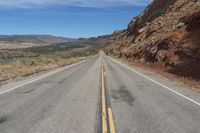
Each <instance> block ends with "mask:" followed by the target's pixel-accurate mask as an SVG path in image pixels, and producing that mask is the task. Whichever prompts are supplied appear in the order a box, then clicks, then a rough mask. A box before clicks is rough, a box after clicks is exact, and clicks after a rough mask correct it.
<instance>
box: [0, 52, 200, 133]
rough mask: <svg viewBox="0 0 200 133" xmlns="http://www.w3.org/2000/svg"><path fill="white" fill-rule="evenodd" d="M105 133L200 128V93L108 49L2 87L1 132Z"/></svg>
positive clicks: (195, 131)
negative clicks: (130, 63)
mask: <svg viewBox="0 0 200 133" xmlns="http://www.w3.org/2000/svg"><path fill="white" fill-rule="evenodd" d="M102 66H103V67H102ZM104 124H105V125H104ZM102 132H111V133H115V132H117V133H200V94H199V93H197V92H193V91H191V90H190V89H186V88H185V87H183V86H182V85H179V84H177V83H175V82H174V81H171V80H169V79H166V78H164V77H162V76H159V75H157V74H154V73H152V72H148V71H145V70H142V69H141V68H137V67H134V68H133V67H129V66H128V65H126V64H123V63H121V62H119V61H116V60H115V59H112V58H110V57H107V56H105V55H104V54H103V53H100V54H99V55H97V56H95V57H93V58H90V59H88V60H86V61H83V62H80V63H76V64H73V65H69V66H66V67H63V68H59V69H56V70H54V71H51V72H48V73H44V74H41V75H39V76H35V77H32V78H30V79H28V80H25V81H20V82H15V83H10V84H8V85H5V86H2V87H0V133H102Z"/></svg>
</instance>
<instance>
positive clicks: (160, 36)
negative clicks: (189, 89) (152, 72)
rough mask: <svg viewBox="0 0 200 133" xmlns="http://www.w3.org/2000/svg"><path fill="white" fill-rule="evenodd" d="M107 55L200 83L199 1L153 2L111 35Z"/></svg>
mask: <svg viewBox="0 0 200 133" xmlns="http://www.w3.org/2000/svg"><path fill="white" fill-rule="evenodd" d="M109 44H110V45H109V46H108V47H107V49H106V50H105V51H106V53H107V54H110V55H114V56H117V57H120V58H124V59H127V60H129V61H131V62H135V63H140V64H144V65H145V64H148V66H150V67H152V68H153V67H155V68H160V69H162V71H167V72H169V73H173V74H175V75H178V76H181V77H187V78H190V79H194V80H198V81H199V80H200V0H154V1H153V2H152V4H151V5H149V6H148V7H147V8H146V9H145V10H144V12H143V13H141V14H140V15H139V16H137V17H134V18H133V19H132V20H131V22H130V23H129V25H128V28H127V29H126V30H123V31H119V32H117V33H115V34H113V40H112V41H111V42H110V43H109Z"/></svg>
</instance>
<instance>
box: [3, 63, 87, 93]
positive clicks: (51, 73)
mask: <svg viewBox="0 0 200 133" xmlns="http://www.w3.org/2000/svg"><path fill="white" fill-rule="evenodd" d="M87 60H88V59H87ZM87 60H84V61H81V62H78V63H76V64H72V65H68V66H66V68H63V69H62V68H61V70H56V71H54V72H50V73H49V74H47V75H44V76H41V77H39V78H36V79H34V80H31V81H28V82H26V83H23V84H21V85H17V86H15V87H13V88H10V89H8V90H5V91H3V92H0V95H1V94H4V93H7V92H10V91H12V90H15V89H17V88H19V87H22V86H25V85H27V84H30V83H32V82H36V81H38V80H40V79H43V78H46V77H48V76H51V75H53V74H56V73H58V72H61V71H64V70H65V69H67V68H71V67H73V66H76V65H78V64H81V63H84V62H86V61H87Z"/></svg>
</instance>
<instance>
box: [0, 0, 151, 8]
mask: <svg viewBox="0 0 200 133" xmlns="http://www.w3.org/2000/svg"><path fill="white" fill-rule="evenodd" d="M150 2H151V0H0V7H1V8H37V7H47V6H52V5H65V6H78V7H115V6H120V5H134V6H146V5H147V4H148V3H150Z"/></svg>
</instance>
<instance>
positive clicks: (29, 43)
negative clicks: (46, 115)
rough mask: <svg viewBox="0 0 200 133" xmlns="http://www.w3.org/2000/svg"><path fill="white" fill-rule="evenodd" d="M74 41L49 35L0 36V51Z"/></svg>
mask: <svg viewBox="0 0 200 133" xmlns="http://www.w3.org/2000/svg"><path fill="white" fill-rule="evenodd" d="M74 41H77V39H74V38H66V37H58V36H51V35H0V49H16V48H28V47H35V46H43V45H51V44H56V43H64V42H74Z"/></svg>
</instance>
